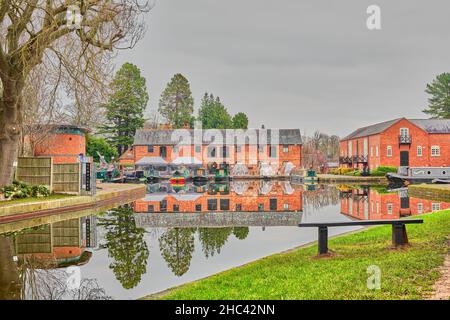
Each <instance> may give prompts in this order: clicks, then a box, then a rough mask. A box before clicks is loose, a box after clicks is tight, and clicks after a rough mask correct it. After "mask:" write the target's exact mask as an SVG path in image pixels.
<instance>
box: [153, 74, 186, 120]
mask: <svg viewBox="0 0 450 320" xmlns="http://www.w3.org/2000/svg"><path fill="white" fill-rule="evenodd" d="M158 111H159V113H160V114H161V115H162V116H163V117H164V118H165V119H166V120H167V123H168V124H171V125H172V127H174V128H182V127H183V126H184V125H186V124H188V125H189V126H192V124H193V116H192V114H193V113H194V98H192V92H191V88H190V85H189V81H188V80H187V79H186V78H185V77H184V76H183V75H182V74H179V73H177V74H176V75H174V76H173V77H172V79H171V80H170V82H169V83H168V84H167V86H166V89H164V91H163V93H162V94H161V98H160V100H159V108H158Z"/></svg>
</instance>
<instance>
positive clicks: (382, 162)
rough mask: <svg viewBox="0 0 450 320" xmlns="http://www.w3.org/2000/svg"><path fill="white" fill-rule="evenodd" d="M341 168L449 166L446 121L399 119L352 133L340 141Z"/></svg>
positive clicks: (449, 129)
mask: <svg viewBox="0 0 450 320" xmlns="http://www.w3.org/2000/svg"><path fill="white" fill-rule="evenodd" d="M339 163H340V166H341V167H349V168H359V169H363V168H368V169H370V170H373V169H376V168H377V167H379V166H395V167H399V166H411V167H425V166H426V167H443V166H450V119H406V118H400V119H395V120H390V121H386V122H382V123H377V124H374V125H371V126H368V127H363V128H360V129H357V130H355V131H354V132H352V133H351V134H349V135H348V136H347V137H345V138H343V139H341V141H340V158H339Z"/></svg>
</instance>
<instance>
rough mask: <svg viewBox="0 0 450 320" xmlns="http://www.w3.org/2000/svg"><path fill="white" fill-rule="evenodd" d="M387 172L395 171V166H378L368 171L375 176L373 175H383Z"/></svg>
mask: <svg viewBox="0 0 450 320" xmlns="http://www.w3.org/2000/svg"><path fill="white" fill-rule="evenodd" d="M389 172H393V173H397V167H393V166H379V167H378V168H376V169H375V170H372V171H371V172H370V175H371V176H375V177H384V176H385V175H386V173H389Z"/></svg>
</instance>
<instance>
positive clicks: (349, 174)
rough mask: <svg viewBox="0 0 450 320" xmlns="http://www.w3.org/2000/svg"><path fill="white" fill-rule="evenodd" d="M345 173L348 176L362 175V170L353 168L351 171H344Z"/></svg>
mask: <svg viewBox="0 0 450 320" xmlns="http://www.w3.org/2000/svg"><path fill="white" fill-rule="evenodd" d="M344 175H346V176H360V175H361V171H359V170H353V171H349V172H346V173H344Z"/></svg>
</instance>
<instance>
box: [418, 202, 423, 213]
mask: <svg viewBox="0 0 450 320" xmlns="http://www.w3.org/2000/svg"><path fill="white" fill-rule="evenodd" d="M417 213H419V214H420V213H423V203H422V202H419V203H418V204H417Z"/></svg>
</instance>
